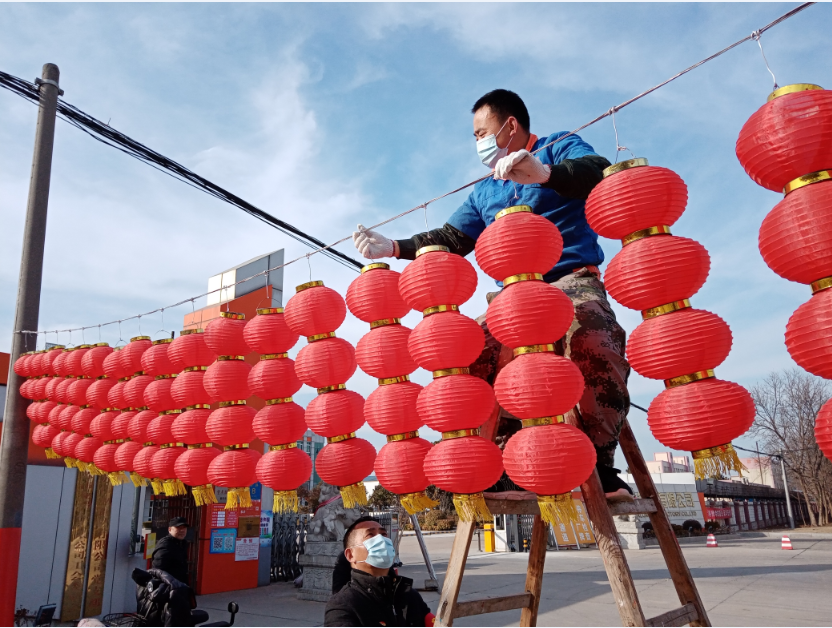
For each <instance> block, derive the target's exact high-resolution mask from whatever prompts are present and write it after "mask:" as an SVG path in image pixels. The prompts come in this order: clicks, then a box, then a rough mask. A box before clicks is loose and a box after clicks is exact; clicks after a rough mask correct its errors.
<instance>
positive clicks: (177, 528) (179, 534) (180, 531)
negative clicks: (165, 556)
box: [168, 517, 188, 541]
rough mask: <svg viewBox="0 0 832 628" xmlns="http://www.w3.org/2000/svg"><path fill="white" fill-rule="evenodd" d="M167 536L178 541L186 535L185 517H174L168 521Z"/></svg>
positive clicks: (186, 523) (186, 524)
mask: <svg viewBox="0 0 832 628" xmlns="http://www.w3.org/2000/svg"><path fill="white" fill-rule="evenodd" d="M168 534H170V535H171V536H172V537H174V538H176V539H179V540H180V541H181V540H182V539H184V538H185V535H186V534H188V522H187V520H186V519H185V517H174V518H173V519H171V520H170V521H168Z"/></svg>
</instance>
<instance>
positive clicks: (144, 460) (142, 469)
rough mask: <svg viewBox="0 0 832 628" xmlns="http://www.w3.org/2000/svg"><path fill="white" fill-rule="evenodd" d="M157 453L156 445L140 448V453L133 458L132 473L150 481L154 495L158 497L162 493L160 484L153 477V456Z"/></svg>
mask: <svg viewBox="0 0 832 628" xmlns="http://www.w3.org/2000/svg"><path fill="white" fill-rule="evenodd" d="M157 451H159V446H158V445H147V446H145V447H142V448H141V451H139V452H138V453H137V454H136V455H135V456H134V457H133V471H134V473H136V474H137V475H138V476H139V477H140V478H144V479H147V480H150V486H151V487H152V488H153V494H154V495H159V494H160V493H161V492H162V484H161V482H159V480H158V479H157V478H156V477H154V475H153V456H154V455H155V454H156V452H157ZM131 477H132V476H131Z"/></svg>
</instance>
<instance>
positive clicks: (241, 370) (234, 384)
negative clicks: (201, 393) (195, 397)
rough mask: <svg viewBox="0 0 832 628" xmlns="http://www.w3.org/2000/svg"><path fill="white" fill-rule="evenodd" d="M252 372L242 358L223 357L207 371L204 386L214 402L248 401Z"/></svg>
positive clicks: (203, 381) (203, 380)
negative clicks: (249, 378)
mask: <svg viewBox="0 0 832 628" xmlns="http://www.w3.org/2000/svg"><path fill="white" fill-rule="evenodd" d="M250 372H251V366H249V364H248V363H247V362H246V361H245V360H244V359H243V358H242V356H231V355H221V356H219V357H218V358H217V361H216V362H214V363H213V364H212V365H211V366H209V367H208V370H207V371H205V376H204V378H203V379H202V385H203V386H204V387H205V392H207V393H208V396H209V397H210V399H211V401H212V402H215V401H235V400H241V399H247V398H248V397H249V396H250V394H251V392H250V391H249V388H248V375H249V373H250Z"/></svg>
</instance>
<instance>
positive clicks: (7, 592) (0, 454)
mask: <svg viewBox="0 0 832 628" xmlns="http://www.w3.org/2000/svg"><path fill="white" fill-rule="evenodd" d="M42 77H43V78H42V79H35V82H36V83H37V84H38V85H39V88H40V89H39V92H40V106H39V108H38V123H37V129H36V131H35V151H34V157H33V158H32V178H31V180H30V181H29V202H28V205H27V208H26V224H25V226H24V229H23V255H22V257H21V260H20V279H19V281H18V284H17V309H16V311H15V319H14V333H13V335H12V354H11V365H14V363H15V360H17V358H18V357H19V356H20V354H21V353H25V352H26V351H30V350H33V349H34V348H35V344H36V342H37V336H32V335H31V334H22V333H20V332H21V331H23V330H36V329H37V328H38V316H39V313H40V287H41V279H42V277H43V248H44V242H45V239H46V208H47V204H48V201H49V182H50V178H51V175H52V146H53V143H54V140H55V116H56V112H57V108H58V96H59V95H60V94H63V91H61V88H60V87H59V86H58V79H59V77H60V71H59V70H58V66H57V65H54V64H52V63H47V64H46V65H44V66H43V74H42ZM23 381H24V378H23V377H20V376H19V375H18V374H17V373H15V372H14V368H12V367H11V366H10V368H9V382H8V387H7V389H6V411H5V417H4V419H3V437H2V442H0V626H12V625H13V624H14V605H15V597H16V595H17V569H18V563H19V561H20V534H21V526H22V525H23V495H24V492H25V490H26V464H27V457H28V452H29V419H28V418H27V417H26V407H27V406H28V405H29V401H28V400H26V399H24V398H23V397H22V396H21V395H20V385H21V384H22V383H23Z"/></svg>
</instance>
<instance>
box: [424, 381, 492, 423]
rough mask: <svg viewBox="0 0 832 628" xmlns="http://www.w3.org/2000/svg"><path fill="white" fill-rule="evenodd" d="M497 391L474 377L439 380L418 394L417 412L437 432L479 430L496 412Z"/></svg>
mask: <svg viewBox="0 0 832 628" xmlns="http://www.w3.org/2000/svg"><path fill="white" fill-rule="evenodd" d="M495 403H496V400H495V399H494V391H493V389H492V388H491V386H489V385H488V382H486V381H485V380H483V379H480V378H479V377H474V376H473V375H465V374H461V375H449V376H447V377H437V378H436V379H434V380H433V381H432V382H431V383H430V384H428V385H427V386H425V388H424V390H422V392H421V393H419V399H418V402H417V404H416V410H417V412H418V413H419V417H420V418H421V420H422V422H423V423H425V424H427V426H428V427H430V428H431V429H434V430H436V431H437V432H451V431H453V430H456V429H460V427H462V428H466V429H473V428H478V427H480V426H481V425H482V424H483V423H485V422H486V421H487V420H488V417H490V416H491V413H492V412H493V411H494V405H495Z"/></svg>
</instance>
